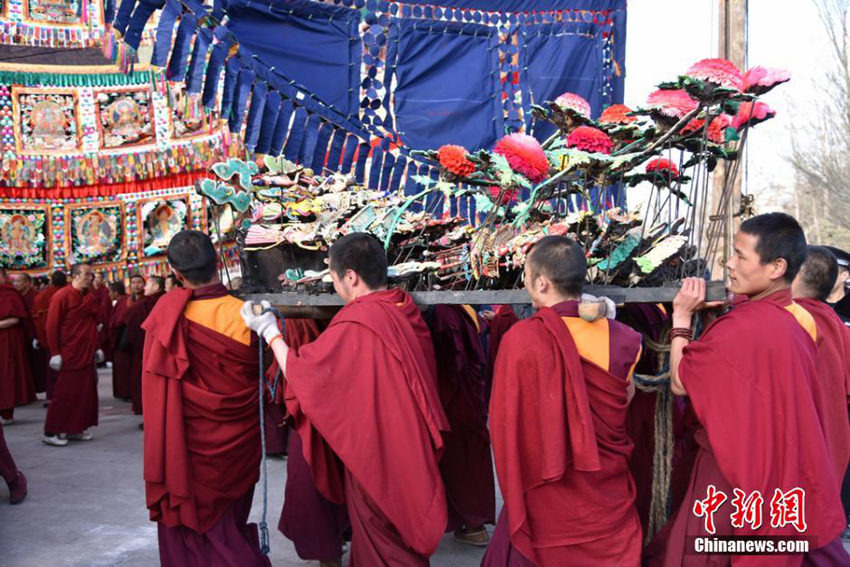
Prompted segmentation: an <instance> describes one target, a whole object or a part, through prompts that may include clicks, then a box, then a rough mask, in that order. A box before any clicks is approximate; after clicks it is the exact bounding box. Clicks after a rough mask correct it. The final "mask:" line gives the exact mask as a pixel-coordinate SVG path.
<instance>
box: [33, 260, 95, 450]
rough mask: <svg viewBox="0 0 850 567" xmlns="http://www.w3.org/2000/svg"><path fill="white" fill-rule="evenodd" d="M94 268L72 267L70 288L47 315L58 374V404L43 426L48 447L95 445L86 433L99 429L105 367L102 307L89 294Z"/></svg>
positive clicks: (56, 297) (59, 293)
mask: <svg viewBox="0 0 850 567" xmlns="http://www.w3.org/2000/svg"><path fill="white" fill-rule="evenodd" d="M93 279H94V276H93V274H92V269H91V266H89V265H88V264H74V265H73V266H71V285H69V286H66V287H64V288H62V289H61V290H59V291H57V292H56V294H55V295H54V296H53V299H52V300H51V301H50V308H49V309H48V311H47V329H46V330H47V344H48V345H49V346H50V362H49V364H50V367H51V368H52V369H53V370H55V371H56V372H58V377H57V379H56V387H55V388H54V391H53V399H52V400H51V402H50V406H48V408H47V418H46V419H45V422H44V437H43V438H42V441H43V442H44V443H45V444H46V445H53V446H55V447H63V446H65V445H67V444H68V440H69V439H70V440H76V441H91V439H92V434H91V433H89V432H88V431H86V430H87V429H88V428H89V427H92V426H95V425H97V412H98V399H97V368H96V366H95V365H96V364H97V362H98V361H103V359H104V356H103V351H102V350H100V348H99V337H98V334H97V325H98V321H99V318H100V304H99V303H98V302H97V299H98V298H96V297H95V296H94V295H91V294H90V293H89V290H90V288H91V284H92V280H93Z"/></svg>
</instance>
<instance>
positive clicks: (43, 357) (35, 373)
mask: <svg viewBox="0 0 850 567" xmlns="http://www.w3.org/2000/svg"><path fill="white" fill-rule="evenodd" d="M21 296H22V297H23V298H24V303H25V304H26V306H27V311H28V312H29V314H30V330H29V334H28V336H27V357H28V359H29V362H30V371H31V372H32V382H33V386H34V388H35V391H36V392H38V393H41V392H44V391H45V390H46V389H47V372H46V370H47V360H48V359H47V351H46V350H45V349H43V348H41V344H39V348H37V349H36V348H31V345H32V340H33V339H37V338H38V335H37V334H36V330H35V298H36V297H37V296H38V291H36V289H35V288H34V287H31V288H29V290H28V291H27V292H26V293H24V294H21Z"/></svg>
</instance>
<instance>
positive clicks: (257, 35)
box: [227, 0, 360, 115]
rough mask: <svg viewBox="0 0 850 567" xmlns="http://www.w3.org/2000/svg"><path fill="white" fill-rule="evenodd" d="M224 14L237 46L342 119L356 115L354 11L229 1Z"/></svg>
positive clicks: (357, 55) (357, 46) (275, 1)
mask: <svg viewBox="0 0 850 567" xmlns="http://www.w3.org/2000/svg"><path fill="white" fill-rule="evenodd" d="M227 10H228V14H229V16H230V21H229V23H228V24H227V25H228V28H229V29H230V31H231V32H233V34H234V35H235V36H236V37H237V39H238V41H239V44H240V46H243V47H245V48H246V49H247V50H248V51H250V52H252V53H254V54H257V55H258V56H259V57H260V59H261V60H262V61H263V62H264V63H267V64H268V65H270V66H272V67H274V69H275V71H276V72H278V73H281V74H283V75H284V76H286V77H287V78H288V79H290V80H292V81H295V82H296V83H299V84H302V85H304V86H305V87H306V88H307V89H308V90H310V92H312V93H313V94H315V95H316V96H317V97H318V98H319V99H321V100H322V101H323V102H324V103H326V104H328V105H329V106H331V107H333V108H335V109H336V110H338V111H339V112H341V113H343V114H344V115H350V114H352V113H356V112H357V109H358V89H359V83H360V80H359V76H360V43H359V37H360V34H359V32H358V29H357V27H358V25H359V23H360V13H359V12H358V11H356V10H351V9H349V8H344V7H333V6H325V5H322V4H316V3H312V2H305V1H291V0H290V1H280V0H267V1H266V2H265V3H259V2H256V1H254V2H250V1H249V0H231V2H230V3H229V5H228V8H227Z"/></svg>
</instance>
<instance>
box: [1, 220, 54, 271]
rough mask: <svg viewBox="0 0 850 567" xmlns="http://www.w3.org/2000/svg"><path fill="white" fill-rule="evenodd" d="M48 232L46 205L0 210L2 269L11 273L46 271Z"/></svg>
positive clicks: (48, 247) (48, 248) (47, 262)
mask: <svg viewBox="0 0 850 567" xmlns="http://www.w3.org/2000/svg"><path fill="white" fill-rule="evenodd" d="M49 230H50V211H49V210H48V206H47V205H35V206H17V207H14V206H13V207H8V208H6V207H4V208H0V266H2V267H4V268H10V269H12V270H31V269H37V268H46V267H47V266H48V264H49V258H48V256H49V251H50V246H49V238H48V234H49Z"/></svg>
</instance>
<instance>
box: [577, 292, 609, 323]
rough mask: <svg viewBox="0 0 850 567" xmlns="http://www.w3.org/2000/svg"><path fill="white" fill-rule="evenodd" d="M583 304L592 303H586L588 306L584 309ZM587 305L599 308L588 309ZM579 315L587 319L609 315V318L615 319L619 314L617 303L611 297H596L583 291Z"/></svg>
mask: <svg viewBox="0 0 850 567" xmlns="http://www.w3.org/2000/svg"><path fill="white" fill-rule="evenodd" d="M582 304H591V305H589V306H588V305H586V306H585V307H586V308H585V309H583V308H582ZM593 304H602V305H593ZM587 307H593V308H596V307H599V308H598V309H588V308H587ZM579 315H580V316H581V318H582V319H585V320H586V321H595V320H597V319H602V318H603V317H607V318H608V319H614V318H615V317H616V316H617V305H616V304H615V303H614V302H613V301H612V300H611V298H608V297H605V296H602V297H596V296H594V295H590V294H589V293H583V294H581V303H580V304H579Z"/></svg>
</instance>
